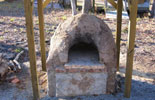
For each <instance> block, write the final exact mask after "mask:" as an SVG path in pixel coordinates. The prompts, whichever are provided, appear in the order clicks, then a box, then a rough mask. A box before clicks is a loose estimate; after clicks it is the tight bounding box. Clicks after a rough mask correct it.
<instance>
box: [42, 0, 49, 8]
mask: <svg viewBox="0 0 155 100" xmlns="http://www.w3.org/2000/svg"><path fill="white" fill-rule="evenodd" d="M50 2H51V0H45V1H44V3H43V9H44V8H46V6H47V5H48V4H49V3H50Z"/></svg>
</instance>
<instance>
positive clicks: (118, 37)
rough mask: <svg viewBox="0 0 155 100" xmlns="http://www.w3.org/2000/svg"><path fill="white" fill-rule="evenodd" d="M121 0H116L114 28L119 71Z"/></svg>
mask: <svg viewBox="0 0 155 100" xmlns="http://www.w3.org/2000/svg"><path fill="white" fill-rule="evenodd" d="M122 8H123V2H122V0H118V2H117V28H116V46H117V71H119V58H120V40H121V29H122Z"/></svg>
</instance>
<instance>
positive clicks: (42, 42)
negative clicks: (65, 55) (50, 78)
mask: <svg viewBox="0 0 155 100" xmlns="http://www.w3.org/2000/svg"><path fill="white" fill-rule="evenodd" d="M38 17H39V32H40V47H41V61H42V70H43V71H46V50H45V34H44V13H43V2H42V0H38Z"/></svg>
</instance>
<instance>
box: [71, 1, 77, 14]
mask: <svg viewBox="0 0 155 100" xmlns="http://www.w3.org/2000/svg"><path fill="white" fill-rule="evenodd" d="M75 3H76V2H75V0H71V6H72V15H73V16H74V15H76V14H77V12H76V4H75Z"/></svg>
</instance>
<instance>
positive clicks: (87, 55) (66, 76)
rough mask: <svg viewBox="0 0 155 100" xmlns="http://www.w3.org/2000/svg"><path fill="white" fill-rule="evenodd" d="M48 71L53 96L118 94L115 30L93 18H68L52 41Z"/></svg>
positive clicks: (50, 91)
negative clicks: (113, 32)
mask: <svg viewBox="0 0 155 100" xmlns="http://www.w3.org/2000/svg"><path fill="white" fill-rule="evenodd" d="M47 70H48V94H49V96H59V97H64V96H78V95H94V94H97V95H98V94H107V93H108V94H109V93H113V92H115V75H116V46H115V42H114V39H113V36H112V32H111V30H110V29H109V27H108V26H107V25H106V24H105V22H104V21H103V20H101V19H99V18H97V17H96V16H93V15H88V14H78V15H76V16H72V17H70V18H68V19H67V20H66V21H65V22H64V23H62V24H60V25H59V26H58V28H57V29H56V31H55V33H54V35H53V36H52V38H51V44H50V51H49V55H48V59H47Z"/></svg>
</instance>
